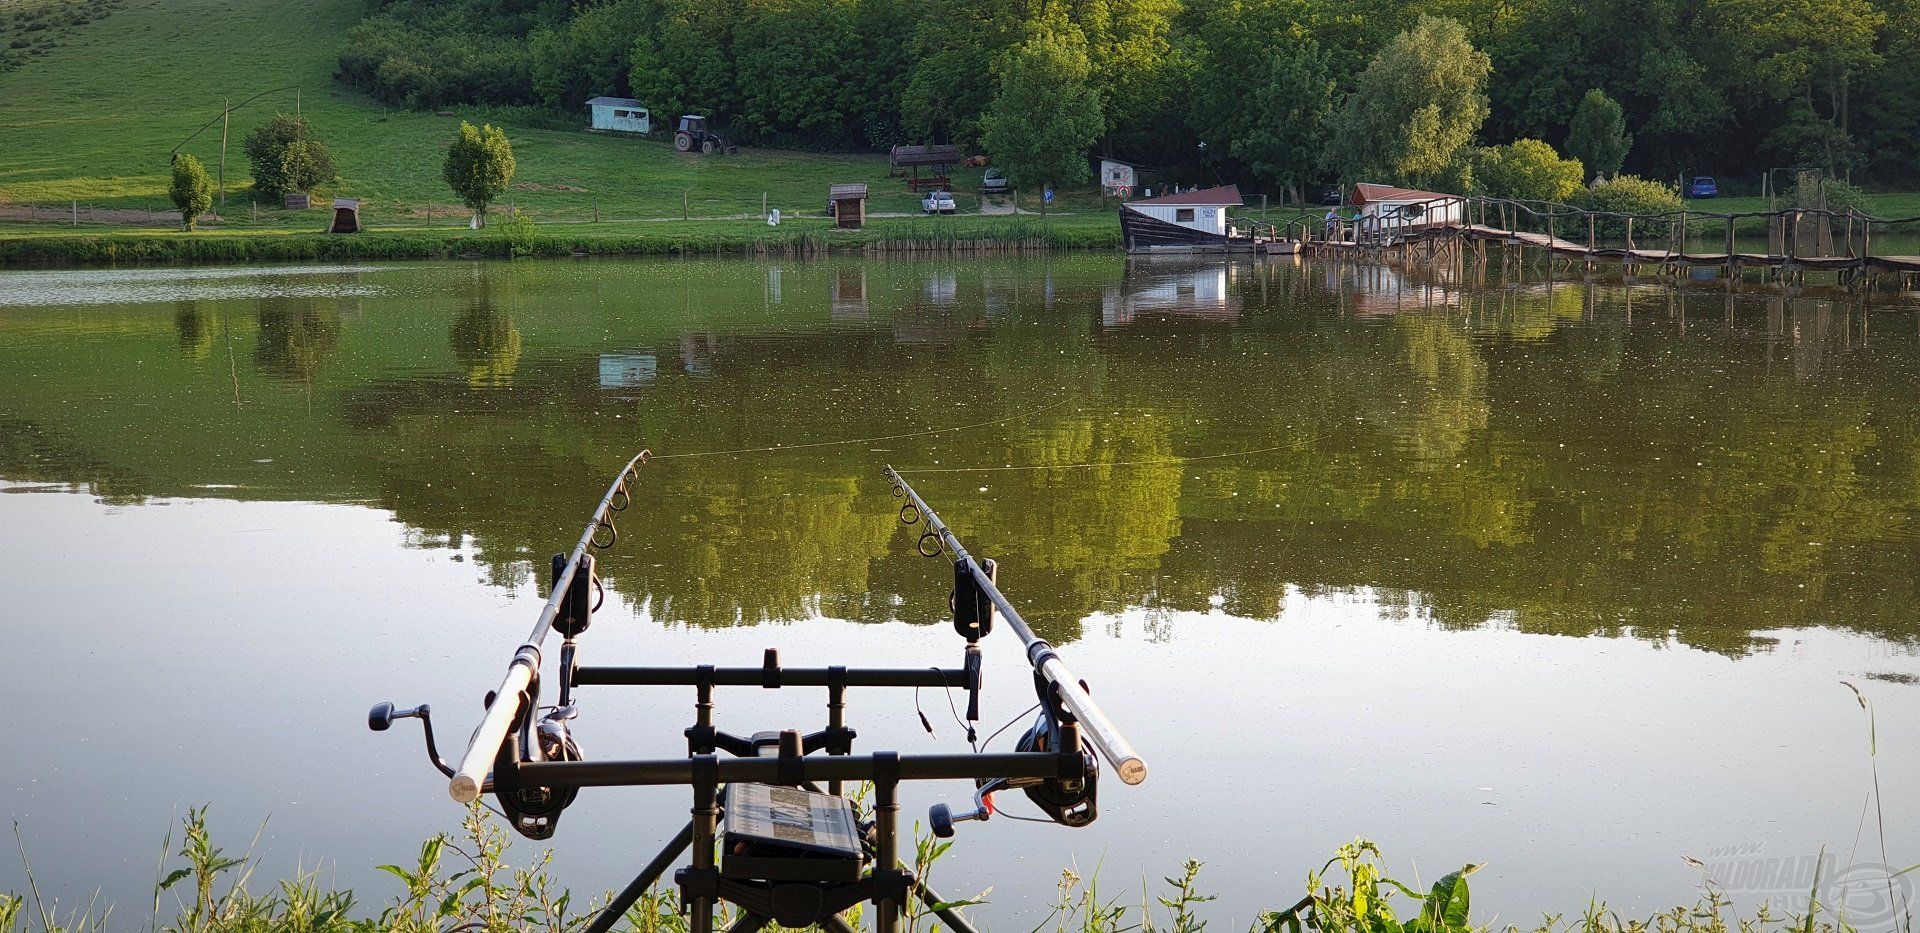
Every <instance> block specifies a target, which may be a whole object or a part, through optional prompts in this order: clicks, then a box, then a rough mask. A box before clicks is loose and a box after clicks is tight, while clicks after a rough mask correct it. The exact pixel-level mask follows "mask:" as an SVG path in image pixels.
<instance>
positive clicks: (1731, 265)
mask: <svg viewBox="0 0 1920 933" xmlns="http://www.w3.org/2000/svg"><path fill="white" fill-rule="evenodd" d="M1733 247H1734V244H1733V215H1732V214H1728V215H1727V255H1726V260H1727V275H1728V277H1732V276H1733V274H1734V270H1735V269H1736V268H1737V267H1738V265H1739V264H1738V261H1737V260H1736V259H1735V258H1734V252H1733Z"/></svg>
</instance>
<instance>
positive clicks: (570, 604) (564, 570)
mask: <svg viewBox="0 0 1920 933" xmlns="http://www.w3.org/2000/svg"><path fill="white" fill-rule="evenodd" d="M650 456H652V455H651V453H649V452H648V451H645V450H643V451H641V452H639V453H638V454H635V455H634V457H633V459H632V460H629V461H627V465H626V466H624V467H621V468H620V475H619V476H618V477H617V478H616V479H614V481H613V485H611V486H608V487H607V494H606V495H604V496H601V497H600V504H599V505H598V506H595V507H594V510H593V515H592V516H591V517H590V518H588V519H587V527H586V530H584V531H582V532H580V542H579V543H578V544H575V545H574V546H573V551H572V553H570V554H568V555H567V556H566V557H565V558H564V559H563V558H561V557H560V555H554V561H553V566H554V580H553V590H552V595H550V596H548V597H547V602H546V605H544V606H541V607H540V617H539V619H538V621H536V622H534V624H533V631H532V632H530V633H528V635H527V640H526V641H524V642H521V643H520V648H519V649H518V650H516V651H515V652H514V653H513V660H512V661H511V662H509V663H508V664H507V674H506V676H505V677H503V678H501V680H500V686H499V688H498V689H496V690H494V691H493V693H492V697H493V699H492V700H490V701H489V702H488V705H487V715H486V718H485V719H482V720H481V721H480V727H479V728H478V729H475V730H474V733H473V739H472V740H471V741H469V742H468V743H467V752H466V754H465V755H462V756H461V758H460V766H459V767H458V768H455V769H454V772H453V774H451V775H449V777H450V778H451V779H452V780H451V781H450V782H449V783H448V785H447V792H448V793H449V794H451V795H452V796H453V799H454V800H456V801H459V802H460V803H471V802H473V801H474V800H475V799H476V798H478V797H479V796H480V793H481V789H482V787H483V785H485V783H486V776H487V769H488V768H489V767H491V766H492V764H493V760H494V757H495V756H496V755H497V754H498V752H499V749H500V746H501V743H503V742H505V741H506V738H507V730H508V729H510V728H512V727H513V723H514V719H515V718H516V717H518V716H520V714H521V711H522V709H523V707H524V705H525V703H526V702H527V700H528V696H527V690H528V687H530V686H531V685H532V683H533V681H534V679H535V678H536V677H538V676H540V652H541V649H542V647H543V646H544V644H545V642H546V640H547V633H548V632H550V631H552V630H553V628H554V626H555V623H556V622H557V621H560V622H561V625H560V627H561V629H562V631H563V634H564V635H565V636H566V640H567V644H566V645H564V646H562V648H561V652H562V660H561V672H562V673H561V677H562V680H561V694H560V696H561V700H560V705H561V708H563V709H564V708H567V707H568V706H570V704H569V703H568V702H567V700H569V699H571V695H570V694H571V691H570V690H569V689H568V688H569V687H570V686H571V679H570V675H571V671H569V670H568V668H571V667H572V664H571V663H570V662H571V661H572V658H571V657H570V656H569V655H570V654H571V652H572V642H573V639H574V637H575V636H577V635H579V634H580V632H582V631H584V630H585V629H586V625H585V622H586V620H587V618H588V617H589V614H588V613H587V612H585V611H582V610H584V607H583V606H580V605H576V603H577V602H580V601H583V600H584V597H585V594H584V593H581V594H579V596H580V599H579V600H576V599H575V598H574V597H575V595H576V594H575V593H574V590H575V589H576V586H575V581H576V580H579V581H581V582H582V583H583V584H584V583H585V582H586V581H592V582H593V584H594V585H595V586H596V587H597V586H598V585H599V578H597V577H595V576H594V575H593V568H594V562H593V556H592V555H591V554H589V553H587V549H588V548H590V547H591V548H596V549H606V548H609V547H612V546H613V544H614V542H615V541H618V540H619V539H620V531H619V529H618V528H617V527H616V526H615V525H614V521H613V516H614V513H616V512H624V511H626V509H627V506H629V505H631V504H632V503H633V495H632V493H631V492H629V491H628V488H627V484H628V483H629V482H630V481H632V480H635V479H638V478H639V469H640V467H641V466H643V465H645V464H646V462H647V459H648V458H649V457H650ZM602 532H605V533H606V541H604V542H602V541H601V540H600V535H601V533H602ZM582 569H584V570H585V571H586V576H584V577H582V576H581V574H580V571H581V570H582ZM578 588H579V589H583V590H584V588H585V587H584V586H581V587H578ZM563 609H570V610H573V611H572V612H568V613H566V615H565V617H564V621H561V620H562V619H563V616H562V610H563ZM502 701H504V702H502Z"/></svg>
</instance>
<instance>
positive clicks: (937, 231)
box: [0, 213, 1120, 266]
mask: <svg viewBox="0 0 1920 933" xmlns="http://www.w3.org/2000/svg"><path fill="white" fill-rule="evenodd" d="M498 220H499V218H496V223H494V224H493V225H492V226H489V227H486V228H484V229H481V230H469V229H467V228H466V227H464V226H445V227H403V228H394V229H386V230H381V229H374V230H370V231H368V232H366V233H360V234H352V235H334V234H326V233H318V232H296V231H290V230H287V229H284V228H277V229H202V230H197V231H193V232H184V231H172V230H153V229H111V228H105V229H103V228H98V227H95V228H91V229H88V228H82V227H72V226H69V227H61V226H39V227H24V228H13V229H10V230H8V231H7V233H6V234H5V235H0V266H14V265H36V266H46V265H90V264H99V263H112V264H116V265H142V264H169V263H194V262H310V261H353V260H368V259H448V258H477V257H508V256H512V255H514V254H515V253H516V246H517V247H519V249H518V250H517V252H518V253H520V254H524V255H532V256H580V255H588V256H646V255H662V254H698V255H742V256H759V255H815V254H824V253H916V252H919V253H995V252H1024V251H1038V250H1089V249H1117V248H1119V246H1120V228H1119V225H1118V224H1117V223H1115V222H1114V219H1113V217H1112V216H1111V215H1109V214H1104V213H1102V214H1069V215H1056V216H1051V217H1032V216H1017V217H979V216H960V217H882V218H874V219H870V220H869V221H868V222H867V225H866V227H865V228H864V229H861V230H839V229H835V228H834V227H833V226H832V225H831V223H830V222H829V221H827V220H825V219H820V218H804V219H799V220H789V221H786V222H783V223H782V224H780V225H779V226H777V227H773V226H768V225H767V224H766V223H764V222H761V221H753V220H686V221H675V220H669V221H624V222H619V223H600V224H540V223H536V224H534V225H533V228H532V231H531V236H530V237H523V238H520V239H518V241H517V242H516V237H515V234H513V233H512V232H511V231H510V229H509V225H507V224H503V223H499V222H497V221H498ZM81 231H84V232H81Z"/></svg>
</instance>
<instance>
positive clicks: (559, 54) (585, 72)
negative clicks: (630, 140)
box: [528, 0, 653, 112]
mask: <svg viewBox="0 0 1920 933" xmlns="http://www.w3.org/2000/svg"><path fill="white" fill-rule="evenodd" d="M650 12H651V5H650V4H646V3H645V2H643V0H615V2H612V3H603V4H600V5H597V6H589V7H586V8H585V9H583V10H582V11H581V12H580V14H579V15H578V16H575V17H574V18H573V19H572V20H570V21H568V22H567V23H566V24H564V25H559V26H543V27H541V28H539V29H536V30H534V32H533V34H532V35H531V36H530V37H529V38H528V55H529V66H530V69H531V73H532V80H533V90H534V92H535V93H537V94H538V95H539V96H540V100H541V102H543V103H545V104H546V105H547V106H549V107H553V108H556V109H561V110H568V111H575V112H577V111H578V110H579V109H580V107H581V106H582V104H583V103H584V102H585V101H586V100H587V99H588V98H591V97H597V96H599V95H602V94H622V93H625V92H626V91H627V90H628V89H629V87H630V85H629V83H628V78H629V75H630V69H631V64H630V58H631V56H632V53H633V47H634V43H635V42H636V41H638V40H639V38H640V36H641V35H643V34H644V33H645V31H646V30H647V29H649V28H651V27H652V26H653V22H652V17H651V15H649V14H650Z"/></svg>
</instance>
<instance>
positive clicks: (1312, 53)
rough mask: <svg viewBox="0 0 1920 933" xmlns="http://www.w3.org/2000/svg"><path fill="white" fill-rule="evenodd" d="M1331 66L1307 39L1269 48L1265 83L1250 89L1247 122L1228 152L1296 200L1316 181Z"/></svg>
mask: <svg viewBox="0 0 1920 933" xmlns="http://www.w3.org/2000/svg"><path fill="white" fill-rule="evenodd" d="M1333 94H1334V80H1333V63H1332V59H1331V57H1330V56H1328V55H1327V53H1326V52H1325V51H1324V50H1322V49H1321V48H1320V46H1319V44H1318V43H1316V42H1314V41H1313V40H1312V39H1307V40H1303V41H1301V42H1298V43H1293V44H1291V45H1287V46H1283V47H1281V48H1278V49H1275V50H1274V51H1273V54H1272V55H1271V56H1270V57H1269V64H1268V71H1267V75H1266V81H1265V83H1263V84H1261V85H1259V86H1257V87H1255V88H1254V91H1253V119H1252V122H1251V124H1250V125H1248V126H1247V128H1246V130H1245V132H1243V133H1242V134H1240V135H1238V136H1236V137H1234V138H1233V139H1232V141H1231V142H1230V143H1229V146H1228V152H1229V153H1230V154H1232V155H1233V156H1234V157H1235V158H1237V159H1240V160H1241V161H1243V162H1245V163H1247V167H1248V168H1251V169H1252V170H1253V171H1254V172H1255V173H1256V174H1258V175H1259V176H1260V177H1262V178H1264V179H1267V180H1269V181H1272V182H1273V183H1275V184H1278V185H1280V186H1282V187H1285V188H1288V189H1290V190H1291V191H1292V192H1293V195H1294V200H1296V201H1298V200H1300V199H1301V197H1300V194H1301V192H1300V188H1301V186H1302V185H1305V184H1307V183H1309V182H1312V181H1313V180H1314V179H1316V178H1317V177H1319V169H1320V158H1319V156H1320V151H1319V147H1318V145H1317V144H1318V143H1319V141H1320V140H1321V139H1323V138H1324V133H1325V128H1326V123H1327V120H1328V118H1329V117H1331V116H1332V115H1333Z"/></svg>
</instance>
